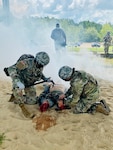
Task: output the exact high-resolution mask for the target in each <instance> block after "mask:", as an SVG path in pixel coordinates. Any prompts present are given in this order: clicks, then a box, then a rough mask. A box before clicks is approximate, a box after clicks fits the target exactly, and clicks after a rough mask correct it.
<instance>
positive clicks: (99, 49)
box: [68, 46, 113, 53]
mask: <svg viewBox="0 0 113 150" xmlns="http://www.w3.org/2000/svg"><path fill="white" fill-rule="evenodd" d="M68 50H69V51H75V52H79V51H80V50H81V47H68ZM87 50H88V51H92V52H97V53H104V47H103V46H101V47H89V48H87ZM109 53H113V46H110V47H109Z"/></svg>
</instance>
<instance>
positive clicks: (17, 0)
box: [0, 0, 113, 23]
mask: <svg viewBox="0 0 113 150" xmlns="http://www.w3.org/2000/svg"><path fill="white" fill-rule="evenodd" d="M9 2H10V11H11V13H12V14H13V15H16V16H18V17H22V16H23V15H27V16H28V15H32V16H39V17H47V16H49V17H55V18H69V19H73V20H74V21H75V22H80V21H84V20H85V21H86V20H89V21H94V22H97V23H113V20H112V19H111V18H113V1H112V0H109V1H107V0H9ZM0 5H2V0H0Z"/></svg>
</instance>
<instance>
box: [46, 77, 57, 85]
mask: <svg viewBox="0 0 113 150" xmlns="http://www.w3.org/2000/svg"><path fill="white" fill-rule="evenodd" d="M44 81H45V82H52V83H53V84H55V83H54V81H53V80H51V78H45V79H44Z"/></svg>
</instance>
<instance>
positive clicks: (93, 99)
mask: <svg viewBox="0 0 113 150" xmlns="http://www.w3.org/2000/svg"><path fill="white" fill-rule="evenodd" d="M59 77H60V78H61V79H63V80H65V81H70V88H69V89H68V91H67V92H66V93H65V97H66V98H68V97H69V96H72V99H71V105H72V106H74V107H75V108H74V111H73V112H74V113H75V114H78V113H86V112H91V111H95V110H96V108H97V106H99V105H100V106H102V109H104V106H105V107H106V103H105V101H103V100H101V101H100V102H97V101H98V99H99V86H98V83H97V80H96V79H94V77H93V76H92V75H90V74H89V73H86V72H84V71H76V70H75V69H74V68H71V67H69V66H63V67H61V68H60V70H59ZM108 113H109V110H108ZM108 113H107V114H108Z"/></svg>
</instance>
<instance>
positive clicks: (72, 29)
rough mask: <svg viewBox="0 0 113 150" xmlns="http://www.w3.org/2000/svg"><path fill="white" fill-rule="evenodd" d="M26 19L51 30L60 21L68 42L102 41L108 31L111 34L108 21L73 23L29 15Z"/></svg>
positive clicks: (67, 20)
mask: <svg viewBox="0 0 113 150" xmlns="http://www.w3.org/2000/svg"><path fill="white" fill-rule="evenodd" d="M27 20H28V21H29V22H30V23H31V25H33V23H35V24H36V27H40V26H41V28H42V27H43V28H44V30H45V29H49V30H51V27H55V24H56V23H60V26H61V28H63V30H64V31H65V33H66V35H67V40H68V42H70V43H74V42H103V37H104V36H105V35H106V33H107V32H108V31H109V32H111V36H112V35H113V25H112V24H110V23H105V24H100V23H95V22H90V21H82V22H79V23H75V22H74V21H73V20H72V19H55V18H49V17H45V18H39V17H30V18H29V19H28V18H27Z"/></svg>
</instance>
